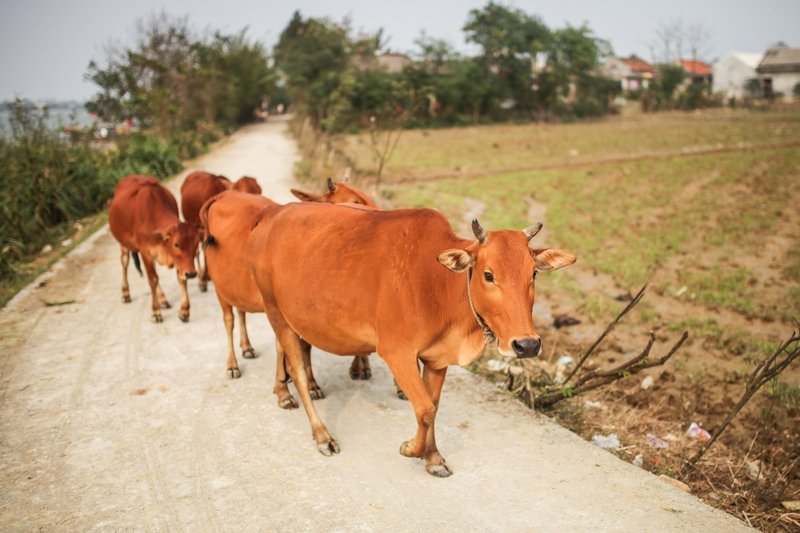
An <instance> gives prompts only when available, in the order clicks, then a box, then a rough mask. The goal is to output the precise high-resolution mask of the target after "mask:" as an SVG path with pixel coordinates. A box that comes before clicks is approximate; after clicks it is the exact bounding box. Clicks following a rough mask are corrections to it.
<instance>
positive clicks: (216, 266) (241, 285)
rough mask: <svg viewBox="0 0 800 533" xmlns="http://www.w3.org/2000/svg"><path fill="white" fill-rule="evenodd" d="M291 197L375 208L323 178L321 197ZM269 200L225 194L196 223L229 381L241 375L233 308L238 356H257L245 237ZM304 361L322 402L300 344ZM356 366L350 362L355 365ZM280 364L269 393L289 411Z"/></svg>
mask: <svg viewBox="0 0 800 533" xmlns="http://www.w3.org/2000/svg"><path fill="white" fill-rule="evenodd" d="M292 193H293V194H294V195H295V196H297V197H298V198H300V199H301V200H303V201H309V202H331V203H344V202H347V203H354V204H360V205H366V206H370V207H374V206H375V204H374V202H373V201H372V199H371V198H370V197H369V196H367V195H366V194H365V193H364V192H362V191H360V190H358V189H356V188H355V187H352V186H350V185H348V184H346V183H339V184H336V183H334V182H333V180H331V179H330V178H328V191H327V192H326V193H324V194H314V193H310V192H305V191H300V190H297V189H292ZM277 205H278V204H276V203H275V202H273V201H272V200H270V199H268V198H265V197H263V196H260V195H252V194H242V193H239V192H236V191H226V192H223V193H220V194H218V195H217V196H215V197H213V198H212V199H211V200H209V201H208V202H206V204H205V205H204V206H203V208H202V209H201V211H200V221H201V224H202V225H203V227H204V228H205V232H206V234H207V236H208V237H207V239H206V246H205V253H206V261H207V263H208V269H209V273H210V275H211V279H212V280H214V290H215V291H216V293H217V298H218V299H219V304H220V307H221V308H222V315H223V320H224V323H225V331H226V333H227V335H228V355H227V362H226V368H227V373H228V377H230V378H238V377H240V376H241V371H240V370H239V363H238V361H237V360H236V353H235V352H234V348H233V325H234V316H233V308H234V307H235V308H236V311H237V314H238V316H239V328H240V330H239V345H240V347H241V349H242V357H245V358H247V359H250V358H253V357H255V356H256V354H255V350H254V349H253V346H252V345H251V344H250V340H249V337H248V335H247V323H246V319H245V313H263V312H264V306H263V303H262V302H261V295H260V294H259V292H258V288H257V287H256V285H255V281H254V280H253V274H252V271H251V270H250V265H249V263H248V262H247V238H248V236H249V234H250V229H251V228H252V226H253V219H254V218H255V216H256V215H257V214H258V213H259V212H260V211H261V210H262V209H264V208H265V207H268V206H277ZM303 349H304V361H305V364H306V366H307V373H308V377H309V383H310V385H309V389H310V391H311V394H312V395H313V396H314V397H315V398H323V397H324V394H323V392H322V389H321V388H320V387H319V385H318V384H317V383H316V381H315V380H314V376H313V373H312V371H311V362H310V355H309V354H310V349H311V348H310V346H308V345H307V344H304V345H303ZM355 364H356V363H355V362H354V365H355ZM284 372H285V370H284V367H283V364H282V363H281V364H279V365H278V366H277V371H276V379H275V388H274V392H275V394H276V395H277V396H278V405H279V406H281V407H283V408H286V409H289V408H295V407H297V406H298V404H297V401H296V400H295V399H294V397H293V396H292V395H291V393H290V392H289V388H288V387H287V385H286V382H287V379H286V376H285V374H284Z"/></svg>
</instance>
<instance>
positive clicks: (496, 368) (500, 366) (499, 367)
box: [486, 359, 508, 372]
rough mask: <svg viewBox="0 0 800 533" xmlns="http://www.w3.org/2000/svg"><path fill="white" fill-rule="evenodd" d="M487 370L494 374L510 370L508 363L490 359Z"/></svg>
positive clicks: (487, 362)
mask: <svg viewBox="0 0 800 533" xmlns="http://www.w3.org/2000/svg"><path fill="white" fill-rule="evenodd" d="M486 368H488V369H489V370H491V371H492V372H503V371H504V370H506V369H507V368H508V363H507V362H506V361H501V360H500V359H489V360H488V361H486Z"/></svg>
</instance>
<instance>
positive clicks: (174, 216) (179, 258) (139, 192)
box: [108, 176, 200, 322]
mask: <svg viewBox="0 0 800 533" xmlns="http://www.w3.org/2000/svg"><path fill="white" fill-rule="evenodd" d="M108 226H109V228H110V229H111V234H112V235H114V237H115V238H116V239H117V241H119V245H120V249H121V255H120V260H121V261H122V301H123V302H125V303H128V302H130V301H131V297H130V291H129V290H128V261H129V259H130V254H131V253H132V254H133V263H134V265H135V266H136V270H138V271H139V273H140V274H141V273H142V270H141V266H140V264H139V255H138V254H141V256H142V261H143V262H144V268H145V270H147V281H148V282H149V283H150V291H151V293H152V296H153V305H152V309H153V320H154V321H155V322H161V321H162V320H163V319H162V317H161V307H164V308H169V307H170V305H169V302H167V299H166V297H165V296H164V291H162V290H161V287H160V286H159V284H158V274H156V265H155V263H156V261H158V262H159V263H160V264H161V265H163V266H165V267H167V268H172V267H175V269H176V271H177V274H178V283H180V286H181V293H182V301H181V309H180V312H179V313H178V316H179V317H180V319H181V320H183V321H184V322H188V320H189V293H188V291H187V290H186V280H187V279H189V278H193V277H195V276H196V275H197V272H196V271H195V267H194V256H195V253H196V251H197V245H198V244H199V243H200V235H199V233H198V231H197V228H196V227H195V225H194V224H187V223H186V222H181V221H180V219H179V218H178V203H177V202H176V201H175V197H174V196H173V195H172V193H170V192H169V191H168V190H167V188H166V187H164V186H163V185H161V184H160V183H159V182H158V180H157V179H155V178H153V177H150V176H127V177H125V178H122V179H121V180H120V181H119V183H117V186H116V188H115V189H114V197H113V198H112V199H111V206H110V208H109V210H108Z"/></svg>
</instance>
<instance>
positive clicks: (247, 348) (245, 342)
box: [236, 309, 258, 359]
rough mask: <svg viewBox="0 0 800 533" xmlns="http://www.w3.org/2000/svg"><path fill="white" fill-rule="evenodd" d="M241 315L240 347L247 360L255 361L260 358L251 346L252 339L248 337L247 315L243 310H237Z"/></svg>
mask: <svg viewBox="0 0 800 533" xmlns="http://www.w3.org/2000/svg"><path fill="white" fill-rule="evenodd" d="M236 313H237V314H238V315H239V346H240V347H241V348H242V357H244V358H245V359H254V358H256V357H258V355H256V351H255V350H254V349H253V345H252V344H250V337H249V336H248V335H247V319H246V318H245V316H246V314H245V312H244V311H242V310H241V309H236Z"/></svg>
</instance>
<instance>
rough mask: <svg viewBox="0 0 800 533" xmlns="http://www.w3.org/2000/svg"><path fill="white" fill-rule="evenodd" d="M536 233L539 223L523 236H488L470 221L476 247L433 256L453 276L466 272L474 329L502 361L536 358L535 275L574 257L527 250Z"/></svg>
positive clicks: (496, 233) (538, 347)
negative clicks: (493, 342)
mask: <svg viewBox="0 0 800 533" xmlns="http://www.w3.org/2000/svg"><path fill="white" fill-rule="evenodd" d="M541 228H542V224H541V222H540V223H538V224H534V225H533V226H530V227H528V228H525V229H524V230H523V231H490V232H487V231H486V230H484V229H483V228H482V227H481V225H480V224H479V223H478V221H477V220H473V221H472V229H473V231H474V232H475V237H476V238H477V239H478V241H477V242H475V243H473V244H472V245H470V246H468V247H466V248H464V249H459V248H455V249H450V250H446V251H444V252H442V253H441V254H439V256H438V261H439V262H440V263H441V264H443V265H444V266H445V267H447V268H448V269H450V270H452V271H453V272H464V271H465V270H466V271H468V273H469V274H468V282H467V283H468V288H467V290H468V298H469V299H470V300H471V303H470V305H471V306H472V308H473V311H474V312H475V314H476V319H477V320H478V323H480V324H481V325H482V326H484V329H486V328H488V329H489V330H491V332H492V333H493V334H494V336H495V337H496V338H497V346H498V350H499V351H500V353H501V354H503V355H516V356H517V357H535V356H537V355H539V354H540V353H541V351H542V342H541V339H540V338H539V335H538V334H537V333H536V329H535V328H534V326H533V313H532V311H533V301H534V298H535V295H536V289H535V279H536V273H537V272H538V271H550V270H556V269H558V268H561V267H564V266H567V265H571V264H572V263H574V262H575V256H574V255H572V254H571V253H569V252H567V251H564V250H557V249H555V248H533V247H531V246H530V245H529V244H530V241H531V240H532V239H533V237H534V235H536V234H537V233H538V232H539V230H540V229H541Z"/></svg>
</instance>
